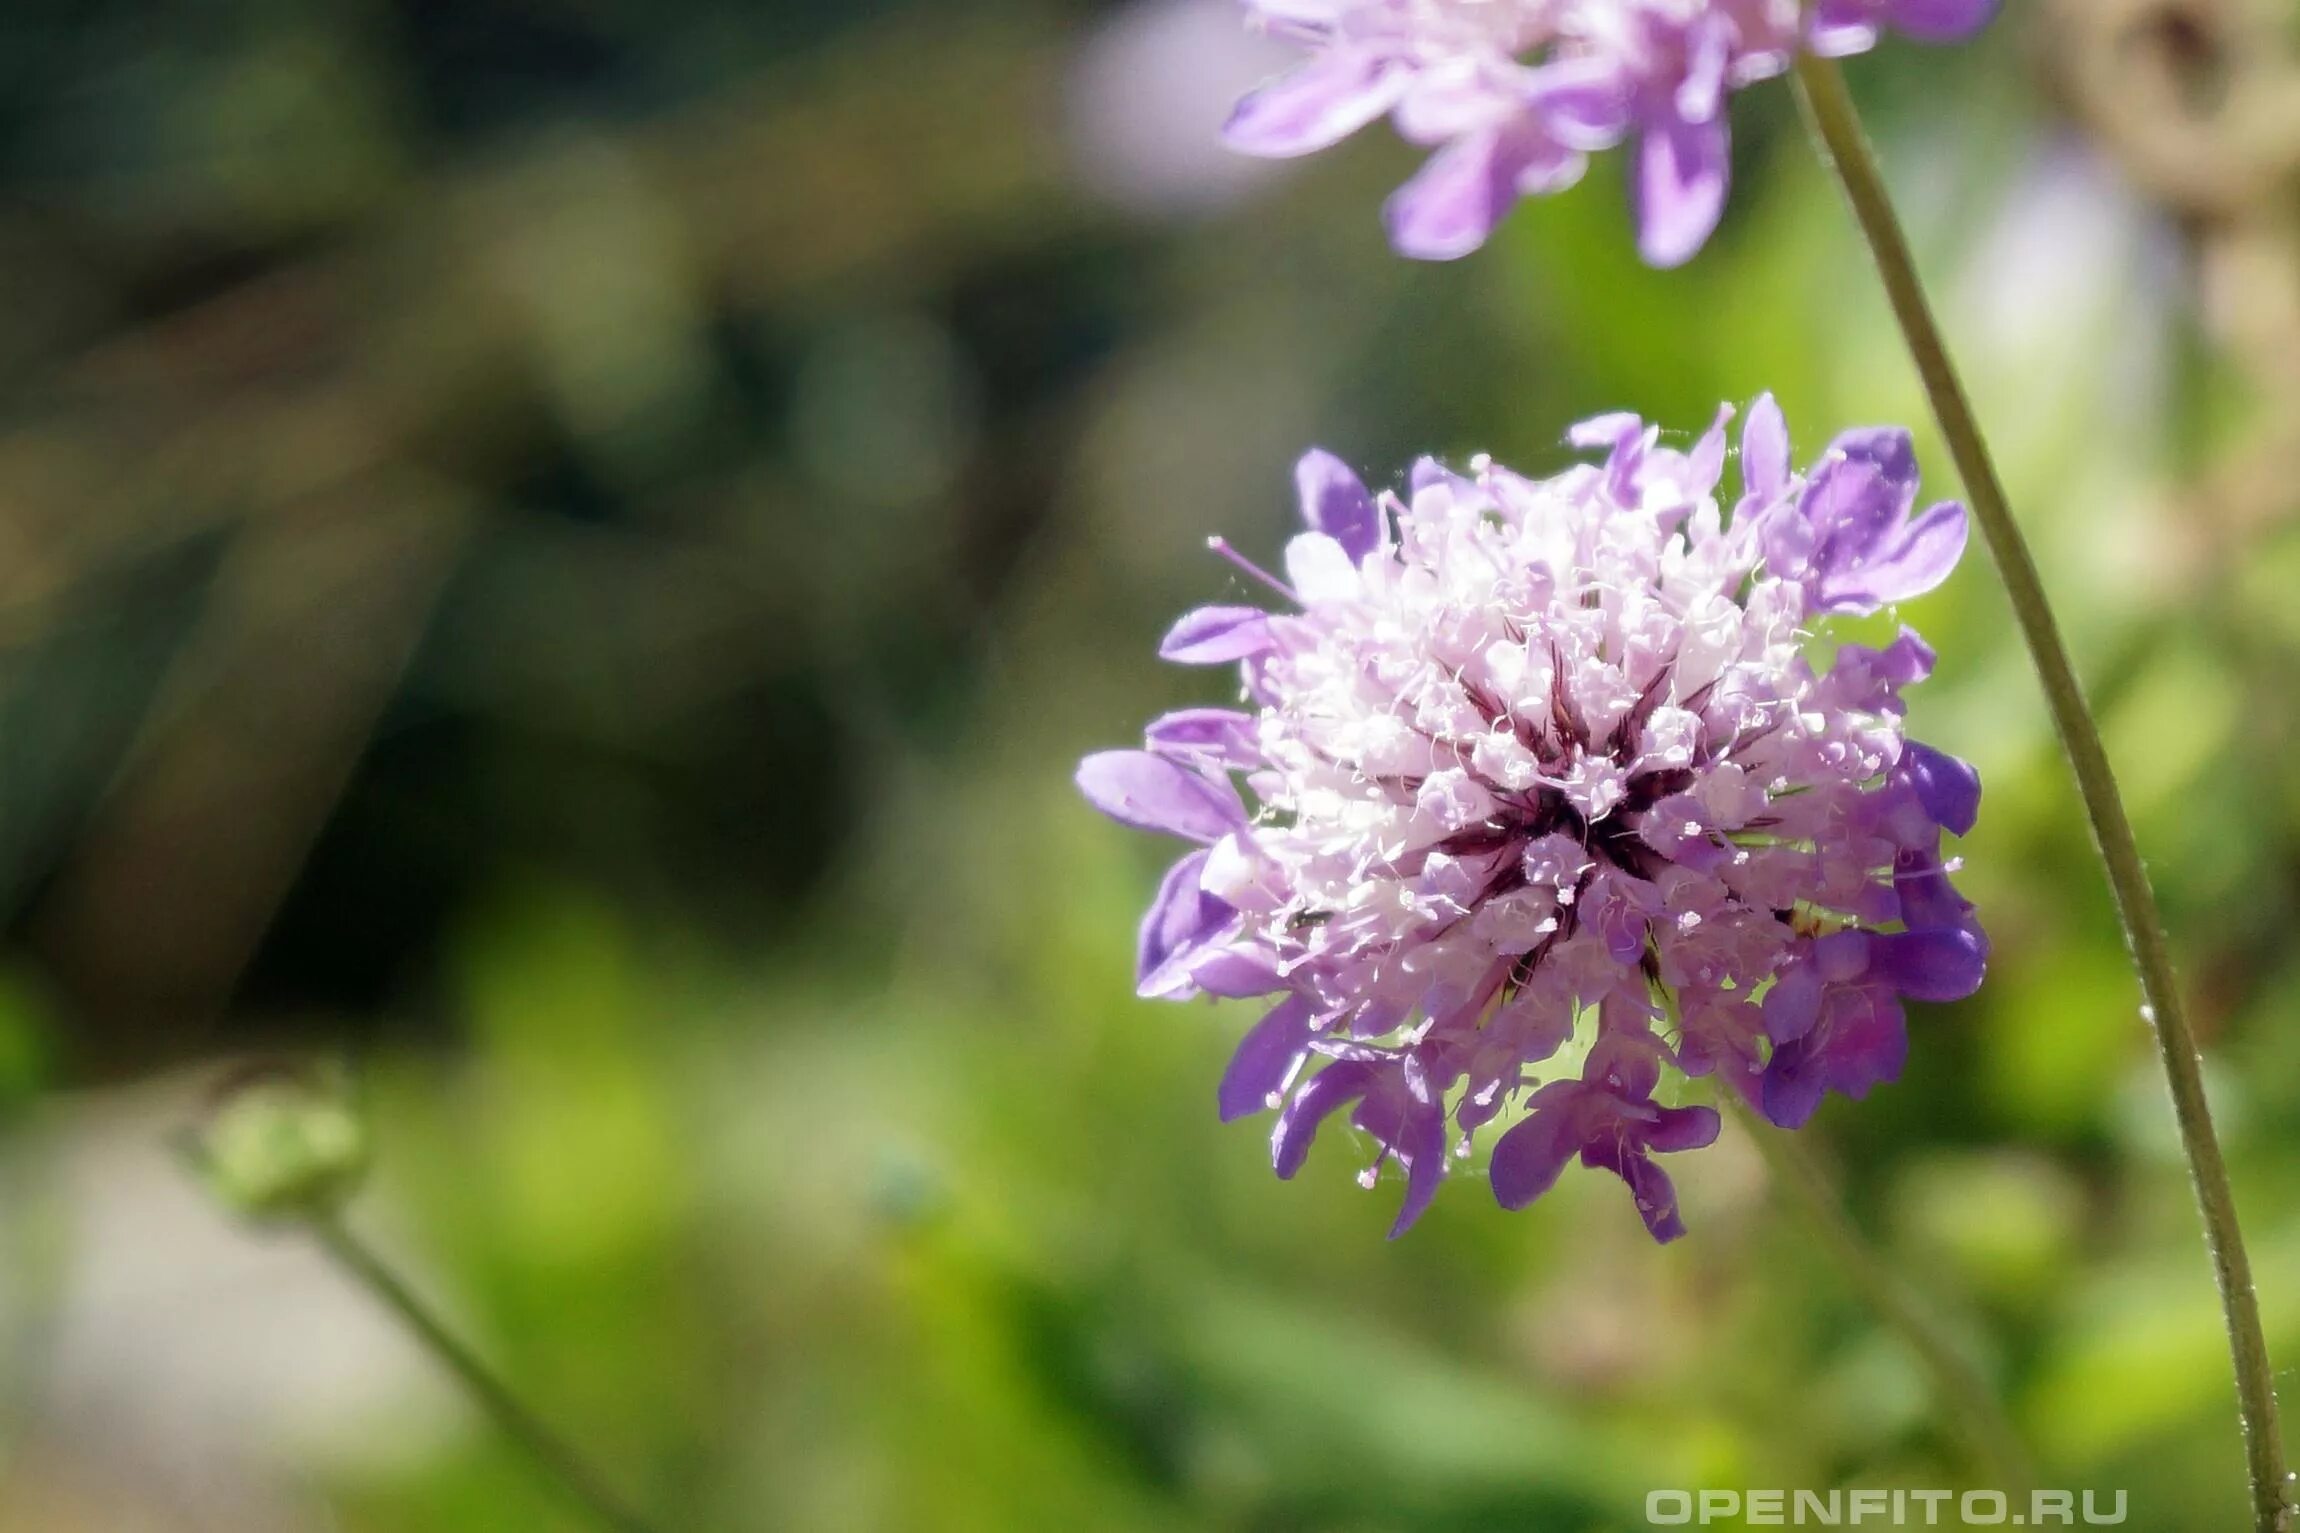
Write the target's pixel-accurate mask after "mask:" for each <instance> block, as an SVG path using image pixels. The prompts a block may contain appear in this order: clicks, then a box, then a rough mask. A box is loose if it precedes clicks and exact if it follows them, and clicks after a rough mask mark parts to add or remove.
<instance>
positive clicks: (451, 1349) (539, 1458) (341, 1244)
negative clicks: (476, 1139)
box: [311, 1217, 655, 1533]
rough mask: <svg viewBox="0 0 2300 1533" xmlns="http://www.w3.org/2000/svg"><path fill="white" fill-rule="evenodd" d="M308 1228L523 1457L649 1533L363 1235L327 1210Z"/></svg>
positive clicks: (620, 1523) (626, 1525) (607, 1519)
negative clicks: (356, 1232) (486, 1415)
mask: <svg viewBox="0 0 2300 1533" xmlns="http://www.w3.org/2000/svg"><path fill="white" fill-rule="evenodd" d="M311 1229H312V1233H313V1235H314V1237H315V1238H316V1239H317V1240H318V1241H319V1243H320V1245H321V1247H322V1248H323V1249H324V1250H325V1251H326V1252H327V1254H328V1255H329V1256H330V1257H332V1258H333V1259H334V1261H335V1263H336V1265H337V1266H338V1267H341V1268H342V1269H343V1270H344V1271H345V1272H346V1273H347V1274H349V1275H350V1276H351V1278H352V1279H353V1280H354V1281H355V1282H357V1283H358V1284H359V1285H360V1286H361V1287H363V1288H365V1289H366V1290H367V1291H368V1292H369V1293H371V1294H373V1295H374V1296H375V1297H376V1299H377V1300H378V1301H380V1302H381V1303H382V1304H383V1306H384V1307H385V1308H386V1309H388V1310H390V1311H391V1312H392V1314H393V1315H394V1316H396V1317H397V1318H398V1319H399V1321H400V1322H401V1323H402V1324H403V1325H405V1326H406V1327H407V1329H408V1331H409V1332H410V1333H412V1334H413V1335H414V1337H415V1339H416V1340H417V1341H419V1342H421V1343H422V1344H423V1347H424V1349H425V1350H426V1351H428V1352H429V1353H431V1355H432V1356H433V1357H434V1358H436V1359H437V1360H438V1361H439V1363H440V1364H441V1365H442V1366H443V1367H445V1368H446V1369H447V1371H448V1372H449V1373H451V1374H453V1375H454V1376H455V1379H456V1382H457V1383H459V1384H461V1385H462V1386H463V1387H464V1389H465V1390H467V1391H468V1392H469V1393H470V1395H471V1397H472V1399H473V1400H475V1401H477V1402H478V1403H479V1405H480V1407H481V1408H482V1409H484V1410H485V1411H486V1412H487V1414H488V1415H489V1416H490V1417H491V1418H493V1419H494V1422H495V1424H496V1425H497V1426H498V1427H499V1428H501V1429H502V1431H503V1434H504V1435H505V1436H506V1437H509V1438H510V1439H511V1440H512V1441H513V1442H516V1443H517V1444H518V1445H519V1446H520V1447H521V1448H523V1449H525V1450H526V1452H527V1455H528V1457H530V1458H532V1459H533V1460H534V1461H535V1463H536V1464H537V1466H538V1467H540V1468H541V1469H543V1470H544V1471H545V1472H546V1473H547V1474H549V1475H550V1476H551V1478H552V1479H554V1480H556V1481H557V1482H558V1483H559V1485H560V1486H561V1488H562V1489H564V1490H565V1491H566V1492H567V1493H568V1494H569V1496H571V1497H572V1498H573V1499H574V1500H575V1501H576V1502H577V1503H578V1504H579V1505H581V1506H582V1508H583V1509H584V1510H585V1511H586V1512H588V1513H589V1514H590V1515H591V1517H592V1519H593V1520H594V1521H595V1522H597V1523H598V1524H599V1525H600V1526H601V1527H604V1528H611V1529H613V1530H614V1533H655V1530H654V1528H653V1526H652V1525H651V1524H650V1523H648V1522H647V1521H646V1519H644V1518H642V1517H641V1516H640V1515H639V1514H638V1513H636V1512H634V1511H632V1510H631V1509H630V1508H629V1507H627V1506H625V1505H624V1504H623V1502H622V1500H621V1498H619V1497H618V1496H617V1495H616V1494H615V1493H614V1492H613V1491H612V1490H610V1489H608V1487H607V1484H606V1481H605V1480H604V1479H602V1478H601V1477H600V1475H599V1474H598V1472H597V1471H595V1470H594V1469H592V1467H591V1466H590V1464H589V1463H587V1462H586V1461H585V1460H584V1458H583V1455H582V1454H581V1453H579V1452H577V1451H576V1450H575V1449H574V1448H573V1447H572V1446H570V1445H569V1444H568V1443H567V1441H566V1440H565V1439H563V1438H561V1437H560V1436H559V1434H558V1433H556V1432H554V1431H552V1430H551V1428H550V1427H549V1426H547V1425H545V1423H544V1421H543V1419H542V1417H540V1416H538V1415H536V1414H535V1412H534V1411H533V1410H531V1409H529V1408H528V1406H527V1405H526V1403H525V1402H523V1401H522V1400H521V1399H520V1398H519V1397H518V1396H517V1395H516V1394H514V1393H513V1392H512V1390H511V1387H510V1386H509V1385H508V1384H506V1383H504V1382H503V1380H502V1378H501V1377H499V1376H498V1375H497V1374H496V1373H495V1371H494V1370H493V1369H491V1368H489V1367H488V1366H487V1364H486V1363H485V1362H483V1361H481V1360H480V1357H479V1354H478V1353H476V1352H474V1351H472V1350H471V1348H470V1347H468V1346H466V1345H465V1344H464V1343H463V1342H462V1341H461V1340H460V1339H459V1338H458V1337H456V1335H455V1334H454V1333H453V1332H451V1331H450V1330H448V1329H447V1327H446V1325H445V1324H444V1323H443V1322H442V1321H441V1320H440V1319H439V1317H438V1316H437V1315H436V1314H434V1313H433V1312H432V1310H431V1308H430V1306H428V1305H426V1304H425V1303H424V1302H423V1300H422V1299H420V1298H418V1297H417V1296H416V1294H415V1292H414V1290H412V1289H410V1288H409V1287H408V1286H407V1284H406V1283H405V1282H404V1281H403V1280H402V1279H401V1278H400V1276H399V1274H398V1273H396V1272H394V1271H393V1270H392V1269H391V1268H390V1266H389V1265H387V1264H386V1263H385V1262H384V1260H383V1258H382V1257H380V1256H378V1255H376V1253H375V1252H374V1251H373V1250H372V1249H370V1248H369V1247H368V1245H367V1244H366V1242H364V1241H362V1240H361V1239H360V1238H359V1237H358V1236H356V1235H354V1234H353V1233H352V1232H351V1231H350V1230H349V1229H347V1228H346V1227H345V1226H344V1224H343V1223H342V1221H341V1220H339V1219H336V1218H333V1217H323V1218H318V1219H315V1220H314V1221H313V1222H312V1225H311Z"/></svg>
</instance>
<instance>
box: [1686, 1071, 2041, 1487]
mask: <svg viewBox="0 0 2300 1533" xmlns="http://www.w3.org/2000/svg"><path fill="white" fill-rule="evenodd" d="M1717 1099H1718V1101H1719V1102H1720V1103H1721V1104H1723V1106H1724V1107H1725V1108H1726V1109H1727V1110H1728V1111H1729V1112H1731V1113H1732V1114H1733V1116H1734V1118H1735V1120H1736V1121H1738V1122H1739V1123H1740V1125H1741V1128H1742V1130H1743V1132H1745V1133H1746V1134H1748V1136H1749V1137H1750V1139H1751V1140H1752V1141H1754V1142H1755V1144H1756V1146H1757V1149H1758V1151H1759V1153H1761V1154H1762V1155H1763V1156H1764V1157H1765V1164H1766V1166H1767V1167H1768V1168H1770V1169H1771V1171H1772V1173H1773V1180H1774V1182H1775V1184H1776V1185H1777V1186H1779V1187H1780V1188H1781V1189H1782V1190H1783V1191H1784V1192H1786V1193H1787V1194H1788V1195H1789V1197H1790V1199H1791V1200H1792V1201H1793V1202H1794V1203H1795V1204H1796V1205H1797V1209H1798V1211H1799V1212H1800V1213H1802V1214H1803V1215H1804V1217H1805V1220H1806V1222H1807V1223H1808V1224H1810V1225H1811V1226H1812V1228H1813V1233H1814V1234H1815V1235H1816V1236H1818V1237H1819V1239H1820V1241H1821V1243H1822V1244H1823V1245H1825V1246H1827V1247H1828V1248H1829V1254H1830V1255H1831V1256H1833V1257H1834V1258H1835V1259H1836V1263H1837V1267H1838V1270H1840V1271H1841V1272H1843V1273H1844V1275H1845V1278H1846V1280H1847V1281H1848V1282H1850V1283H1851V1284H1852V1286H1853V1288H1854V1290H1855V1291H1856V1292H1857V1293H1858V1294H1859V1296H1860V1298H1861V1300H1862V1302H1863V1303H1865V1304H1867V1305H1868V1306H1869V1308H1870V1309H1871V1310H1872V1311H1874V1312H1875V1313H1876V1315H1877V1318H1878V1319H1880V1320H1882V1321H1883V1322H1884V1323H1885V1324H1886V1325H1887V1326H1888V1327H1889V1328H1890V1329H1891V1330H1892V1331H1893V1332H1894V1333H1895V1334H1897V1335H1898V1336H1900V1338H1901V1339H1902V1340H1903V1341H1905V1342H1906V1343H1908V1346H1909V1349H1910V1350H1911V1351H1912V1352H1914V1353H1916V1355H1917V1360H1918V1361H1919V1362H1920V1363H1922V1364H1923V1365H1924V1369H1925V1371H1926V1372H1927V1373H1928V1374H1930V1375H1931V1376H1932V1381H1933V1390H1934V1393H1935V1395H1936V1396H1937V1403H1938V1405H1939V1406H1940V1407H1941V1409H1942V1411H1943V1413H1944V1414H1945V1415H1947V1416H1948V1418H1949V1422H1950V1425H1951V1427H1952V1429H1953V1430H1954V1431H1955V1432H1956V1434H1957V1435H1958V1436H1960V1437H1962V1438H1963V1439H1964V1440H1965V1444H1966V1446H1967V1447H1968V1448H1969V1449H1970V1450H1971V1451H1972V1454H1973V1458H1974V1461H1975V1463H1976V1464H1977V1465H1978V1466H1979V1467H1980V1468H1981V1469H1982V1471H1983V1472H1984V1473H1985V1474H1986V1475H1987V1476H1988V1478H1989V1479H1990V1480H1991V1481H1992V1482H1993V1488H1994V1489H1998V1490H2002V1491H2005V1492H2006V1493H2008V1494H2009V1495H2011V1496H2013V1497H2014V1498H2015V1500H2018V1501H2025V1500H2026V1499H2027V1496H2028V1492H2029V1491H2030V1490H2031V1489H2032V1488H2033V1487H2034V1485H2035V1472H2034V1470H2033V1469H2032V1468H2031V1467H2030V1464H2029V1457H2028V1450H2027V1449H2026V1448H2025V1447H2023V1446H2022V1445H2021V1440H2020V1433H2019V1432H2018V1431H2017V1430H2016V1429H2015V1428H2014V1426H2013V1424H2012V1421H2011V1419H2010V1418H2009V1417H2007V1416H2006V1415H2005V1413H2004V1407H2003V1406H2001V1405H1999V1404H1998V1403H1997V1394H1996V1390H1995V1389H1994V1388H1993V1387H1992V1386H1991V1385H1990V1383H1989V1381H1988V1379H1987V1378H1986V1377H1984V1376H1983V1375H1982V1373H1981V1371H1980V1369H1979V1368H1978V1367H1977V1366H1975V1365H1974V1363H1973V1361H1972V1359H1971V1358H1970V1357H1968V1356H1966V1354H1965V1352H1964V1350H1963V1349H1962V1348H1961V1347H1959V1346H1958V1345H1957V1343H1956V1341H1955V1339H1954V1338H1953V1337H1952V1336H1951V1335H1950V1334H1949V1332H1948V1329H1947V1328H1946V1327H1945V1326H1944V1325H1942V1324H1941V1321H1940V1319H1939V1317H1938V1316H1936V1315H1935V1314H1934V1312H1933V1310H1932V1309H1931V1307H1930V1306H1928V1305H1927V1304H1926V1303H1925V1302H1924V1300H1923V1299H1921V1298H1919V1297H1918V1296H1917V1293H1916V1291H1915V1290H1914V1289H1912V1288H1911V1287H1909V1285H1908V1284H1907V1283H1905V1282H1903V1281H1902V1280H1901V1277H1900V1275H1899V1274H1898V1273H1897V1272H1895V1271H1894V1270H1893V1268H1892V1267H1891V1265H1890V1264H1888V1263H1887V1262H1886V1261H1885V1259H1884V1258H1883V1257H1882V1256H1880V1255H1879V1254H1878V1253H1877V1251H1876V1249H1875V1248H1874V1247H1873V1246H1871V1245H1870V1244H1869V1242H1868V1240H1867V1238H1866V1237H1865V1236H1863V1235H1862V1233H1861V1231H1860V1228H1859V1226H1857V1225H1855V1224H1854V1223H1853V1220H1852V1216H1851V1215H1850V1214H1848V1213H1846V1212H1845V1204H1844V1200H1843V1199H1842V1198H1841V1197H1839V1196H1838V1193H1837V1189H1836V1187H1835V1186H1834V1185H1833V1184H1832V1183H1831V1182H1830V1180H1829V1175H1828V1173H1827V1172H1825V1171H1823V1170H1822V1169H1821V1167H1820V1165H1819V1163H1818V1162H1816V1161H1815V1160H1814V1159H1813V1157H1812V1156H1811V1155H1810V1154H1808V1153H1807V1152H1806V1149H1805V1146H1804V1144H1803V1142H1802V1141H1801V1140H1799V1139H1798V1137H1797V1136H1796V1135H1794V1134H1787V1133H1784V1132H1782V1131H1781V1130H1780V1129H1777V1128H1775V1127H1773V1125H1772V1124H1770V1123H1767V1122H1765V1121H1764V1120H1763V1119H1762V1118H1760V1117H1758V1116H1757V1115H1756V1114H1755V1113H1753V1112H1751V1111H1750V1110H1749V1108H1748V1106H1747V1105H1746V1104H1745V1103H1743V1102H1742V1100H1741V1099H1740V1098H1739V1097H1738V1096H1736V1095H1735V1094H1734V1093H1733V1092H1732V1091H1731V1090H1730V1089H1723V1090H1720V1091H1719V1092H1718V1093H1717Z"/></svg>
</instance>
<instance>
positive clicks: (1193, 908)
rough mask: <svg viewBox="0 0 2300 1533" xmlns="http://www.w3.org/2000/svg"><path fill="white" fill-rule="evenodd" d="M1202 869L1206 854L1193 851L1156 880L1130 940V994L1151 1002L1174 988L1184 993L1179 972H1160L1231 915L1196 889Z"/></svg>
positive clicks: (1215, 900) (1232, 914) (1222, 903)
mask: <svg viewBox="0 0 2300 1533" xmlns="http://www.w3.org/2000/svg"><path fill="white" fill-rule="evenodd" d="M1205 868H1206V853H1205V852H1204V851H1203V850H1200V851H1195V852H1192V853H1190V854H1189V855H1188V856H1186V857H1184V858H1183V859H1182V860H1181V861H1179V862H1177V863H1175V864H1174V866H1172V867H1170V868H1168V869H1167V870H1166V876H1165V877H1164V878H1163V879H1161V880H1160V881H1159V884H1158V893H1157V896H1156V897H1155V898H1153V899H1152V900H1151V901H1150V909H1149V910H1148V911H1147V912H1146V913H1145V914H1144V915H1143V917H1142V929H1141V931H1140V933H1139V934H1138V936H1137V938H1136V941H1135V950H1134V982H1135V993H1136V994H1138V995H1141V996H1143V997H1145V998H1154V997H1157V996H1163V995H1168V994H1173V993H1176V991H1177V988H1179V989H1180V990H1183V991H1186V990H1187V988H1188V986H1187V984H1186V981H1185V977H1184V976H1183V975H1182V974H1180V973H1179V971H1177V972H1176V973H1174V974H1173V975H1171V976H1169V975H1168V974H1167V973H1166V972H1165V971H1166V970H1167V969H1168V967H1169V964H1170V961H1171V960H1172V959H1174V958H1175V957H1176V956H1177V955H1180V954H1185V953H1188V952H1189V951H1190V950H1192V949H1193V948H1196V947H1198V946H1199V945H1201V944H1203V943H1204V942H1206V941H1207V940H1208V939H1209V938H1211V937H1212V936H1213V935H1214V934H1215V933H1217V932H1219V931H1220V930H1221V929H1222V928H1223V927H1224V926H1226V925H1228V924H1229V922H1230V918H1231V917H1232V916H1234V915H1236V914H1237V912H1236V911H1234V910H1232V909H1231V908H1230V906H1229V905H1228V904H1227V903H1226V902H1224V901H1222V900H1218V899H1216V898H1215V897H1214V896H1213V895H1211V894H1208V893H1207V892H1206V891H1205V889H1204V888H1203V887H1202V886H1201V885H1200V883H1199V875H1200V874H1202V873H1203V872H1204V871H1205Z"/></svg>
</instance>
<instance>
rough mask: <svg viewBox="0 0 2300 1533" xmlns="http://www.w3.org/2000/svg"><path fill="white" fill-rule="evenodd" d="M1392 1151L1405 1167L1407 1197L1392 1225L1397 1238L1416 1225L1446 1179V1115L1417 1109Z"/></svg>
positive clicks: (1393, 1143)
mask: <svg viewBox="0 0 2300 1533" xmlns="http://www.w3.org/2000/svg"><path fill="white" fill-rule="evenodd" d="M1391 1151H1392V1153H1394V1154H1395V1155H1396V1156H1397V1158H1398V1159H1399V1160H1400V1161H1402V1162H1403V1163H1404V1164H1405V1168H1406V1195H1405V1200H1404V1201H1403V1202H1402V1203H1400V1204H1399V1205H1398V1216H1397V1219H1396V1220H1395V1221H1394V1222H1392V1224H1391V1225H1390V1239H1392V1240H1395V1239H1397V1238H1398V1237H1399V1236H1400V1235H1403V1234H1404V1233H1405V1232H1406V1231H1407V1230H1409V1229H1412V1228H1413V1225H1414V1221H1415V1220H1416V1219H1419V1218H1420V1217H1421V1216H1422V1214H1423V1213H1424V1212H1425V1211H1426V1210H1427V1209H1428V1208H1429V1206H1430V1202H1431V1200H1432V1199H1434V1198H1436V1197H1437V1190H1438V1184H1439V1183H1440V1182H1442V1181H1444V1180H1445V1115H1444V1114H1443V1113H1442V1112H1439V1111H1437V1110H1435V1109H1424V1110H1423V1111H1420V1112H1418V1113H1415V1114H1414V1115H1413V1116H1412V1117H1411V1118H1409V1119H1408V1120H1407V1122H1406V1124H1405V1131H1404V1133H1403V1135H1402V1136H1401V1137H1400V1138H1399V1139H1398V1140H1396V1141H1393V1142H1392V1144H1391Z"/></svg>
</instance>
